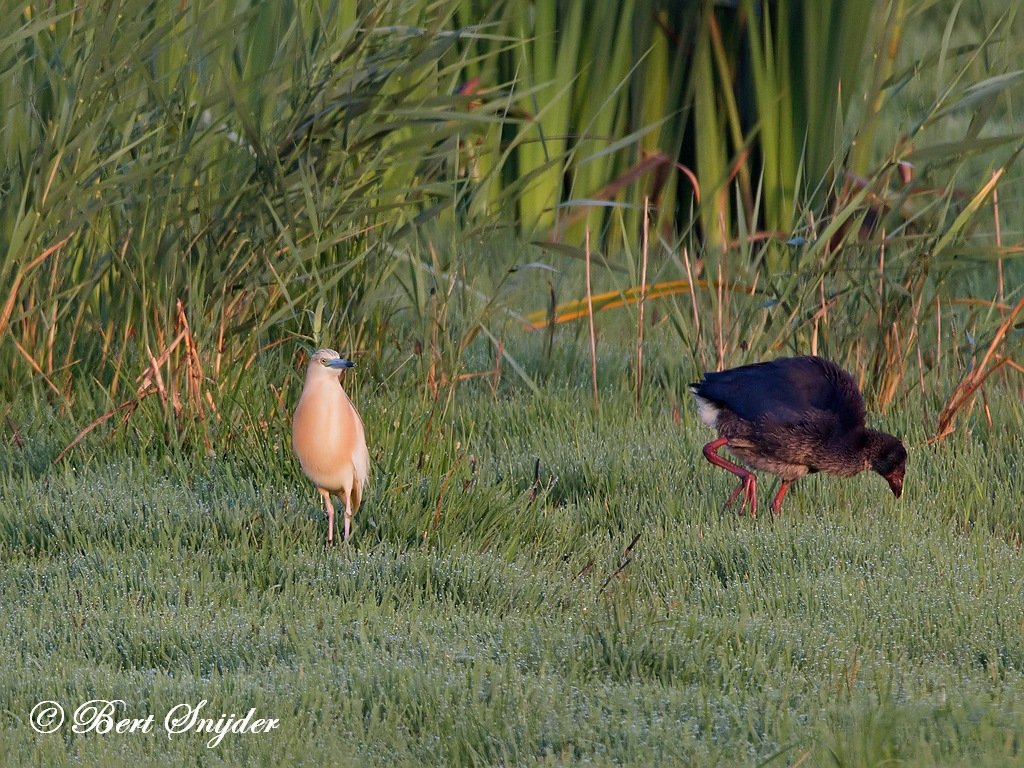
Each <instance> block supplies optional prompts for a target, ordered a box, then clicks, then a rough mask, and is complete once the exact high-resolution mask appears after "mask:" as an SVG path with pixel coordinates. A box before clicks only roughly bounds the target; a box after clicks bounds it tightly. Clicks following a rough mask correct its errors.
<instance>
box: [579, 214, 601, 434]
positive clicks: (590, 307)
mask: <svg viewBox="0 0 1024 768" xmlns="http://www.w3.org/2000/svg"><path fill="white" fill-rule="evenodd" d="M584 237H585V240H584V249H583V255H584V261H585V264H586V273H587V322H588V323H589V325H590V378H591V384H592V385H593V389H594V413H595V414H596V413H597V412H598V411H600V410H601V403H600V401H599V400H598V398H597V339H596V338H595V336H594V297H593V294H592V293H591V292H590V227H587V230H586V234H585V235H584Z"/></svg>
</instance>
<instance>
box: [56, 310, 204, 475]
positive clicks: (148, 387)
mask: <svg viewBox="0 0 1024 768" xmlns="http://www.w3.org/2000/svg"><path fill="white" fill-rule="evenodd" d="M175 323H176V325H177V331H178V333H177V335H176V336H175V337H174V340H173V341H172V342H171V343H170V344H165V343H164V339H165V337H164V334H163V331H162V329H161V328H159V327H157V328H156V329H155V333H156V340H157V343H158V344H159V346H160V347H162V348H163V349H162V351H161V352H160V355H159V357H158V356H157V355H154V354H153V350H152V348H151V347H150V346H149V344H146V357H148V358H149V365H147V366H146V368H145V369H144V370H143V371H142V373H140V374H139V375H138V377H137V378H136V379H135V381H136V383H137V386H136V388H135V396H134V397H132V398H130V399H128V400H125V401H124V402H123V403H121V404H120V405H118V406H116V407H115V408H112V409H111V410H109V411H107V412H106V413H104V414H103V415H102V416H100V417H99V418H97V419H95V420H94V421H93V422H91V423H90V424H89V425H88V426H86V427H85V429H83V430H82V431H81V432H79V433H78V435H77V436H76V437H75V439H74V440H72V441H71V442H70V443H69V444H68V445H67V447H65V448H64V450H62V451H61V452H60V453H59V454H58V455H57V458H56V459H54V463H57V462H59V461H60V460H61V459H62V458H64V456H65V455H67V453H68V451H70V450H71V449H72V448H74V447H75V446H76V445H77V444H78V443H79V442H81V440H82V438H84V437H85V436H86V435H87V434H89V433H90V432H92V430H94V429H95V428H96V427H98V426H99V425H100V424H102V423H103V422H105V421H106V420H107V419H109V418H110V417H111V416H113V415H114V414H116V413H119V412H121V411H126V413H125V414H124V418H123V419H122V423H123V424H124V423H127V422H128V419H130V418H131V416H132V414H133V413H134V412H135V409H136V408H138V407H139V404H140V403H141V402H142V401H143V400H144V399H146V398H147V397H149V396H150V395H153V394H157V395H159V397H160V400H161V402H162V403H163V404H164V407H165V408H166V407H167V406H168V405H170V406H171V408H172V409H173V410H174V413H175V414H178V413H180V412H181V410H182V402H181V398H180V396H179V394H178V377H179V376H180V375H181V374H182V366H181V364H180V363H179V364H178V365H176V366H174V367H173V370H171V371H169V374H170V376H171V379H170V382H169V384H168V382H165V381H164V376H163V373H162V372H161V369H162V368H163V366H164V365H165V364H166V363H167V361H168V360H170V358H171V355H172V354H173V353H174V351H175V350H176V349H177V348H178V347H179V346H180V345H181V344H182V342H184V344H185V365H184V374H185V393H186V397H187V400H188V403H189V404H190V405H191V407H192V409H193V410H194V411H195V415H196V416H197V417H198V419H199V421H200V422H205V421H206V407H207V406H209V408H210V410H211V412H212V413H214V414H216V412H217V408H216V405H215V401H214V399H213V396H212V395H211V394H210V392H209V390H208V389H205V388H204V387H203V383H204V382H205V381H206V377H205V376H204V375H203V368H202V364H201V360H200V356H199V350H198V348H197V347H196V343H195V339H194V338H193V336H192V330H191V328H190V327H189V324H188V318H187V317H186V314H185V307H184V305H183V304H182V302H181V301H180V300H178V302H177V317H176V319H175ZM127 337H128V334H127V331H126V334H125V338H126V339H127ZM51 386H52V385H51ZM113 391H114V390H113V389H111V392H113ZM203 439H204V440H205V442H206V450H207V452H208V453H209V452H212V450H213V446H212V444H211V443H210V439H209V436H208V435H206V434H205V431H204V435H203Z"/></svg>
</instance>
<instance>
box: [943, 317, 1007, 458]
mask: <svg viewBox="0 0 1024 768" xmlns="http://www.w3.org/2000/svg"><path fill="white" fill-rule="evenodd" d="M1022 309H1024V298H1021V300H1020V301H1018V302H1017V305H1016V306H1015V307H1014V308H1013V309H1012V310H1011V312H1010V314H1009V315H1008V316H1007V317H1006V319H1005V320H1003V323H1002V325H1000V326H999V328H998V330H997V331H996V333H995V335H994V336H993V337H992V341H991V343H989V345H988V350H987V351H986V352H985V356H984V357H983V358H982V359H981V362H980V363H979V364H978V365H976V366H975V367H974V368H972V369H971V370H970V371H969V372H968V373H967V374H966V375H965V376H964V378H963V380H962V381H961V382H960V383H959V384H958V385H957V387H956V389H954V390H953V393H952V394H951V395H950V396H949V399H948V400H946V404H945V405H944V406H943V408H942V412H941V413H940V414H939V423H938V426H937V427H936V429H935V435H934V436H933V437H931V438H930V439H929V440H928V442H929V444H931V443H935V442H942V441H943V440H944V439H946V437H948V436H949V435H950V434H952V433H953V422H954V421H955V420H956V417H957V414H958V413H959V412H960V410H961V409H962V408H963V407H964V406H965V405H966V404H967V403H968V402H970V401H971V398H972V397H973V396H974V393H975V392H977V391H978V389H980V388H981V386H982V385H983V384H984V383H985V381H986V380H987V379H988V377H989V376H991V375H992V374H993V373H995V372H996V371H997V370H999V369H1000V368H1002V367H1003V366H1004V365H1008V366H1010V367H1011V368H1014V369H1016V370H1017V371H1020V372H1021V373H1024V367H1021V366H1020V365H1018V364H1017V363H1016V362H1014V361H1013V360H1011V359H1010V358H1009V357H1001V358H999V360H998V361H997V362H995V364H993V365H991V366H990V365H989V363H990V362H992V360H993V358H995V357H996V349H997V348H998V347H999V346H1000V345H1001V344H1002V343H1003V340H1004V338H1005V337H1006V334H1007V332H1008V331H1009V329H1010V327H1011V326H1012V325H1013V321H1014V320H1015V319H1016V317H1017V315H1018V314H1020V311H1021V310H1022Z"/></svg>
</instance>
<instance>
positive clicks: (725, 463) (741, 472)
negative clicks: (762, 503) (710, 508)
mask: <svg viewBox="0 0 1024 768" xmlns="http://www.w3.org/2000/svg"><path fill="white" fill-rule="evenodd" d="M728 442H729V439H728V438H726V437H720V438H718V439H717V440H712V441H711V442H710V443H708V444H707V445H705V446H704V458H705V459H707V460H708V461H710V462H711V463H712V464H714V465H715V466H716V467H721V468H722V469H727V470H729V471H730V472H732V473H733V474H734V475H736V477H738V478H739V479H740V481H741V482H740V484H739V486H738V487H737V488H736V490H735V491H733V492H732V496H730V497H729V500H728V501H727V502H725V505H724V506H723V507H722V509H725V508H726V507H728V506H730V505H731V504H732V503H733V502H734V501H735V500H736V497H737V496H739V495H740V492H742V493H743V503H742V504H741V505H740V514H741V515H742V514H743V510H744V509H746V506H747V502H748V501H749V502H750V516H751V517H756V516H757V477H756V476H755V475H754V473H753V472H751V471H749V470H746V469H744V468H743V467H741V466H739V465H738V464H733V463H732V462H731V461H729V460H728V459H726V458H723V457H721V456H719V455H718V450H719V449H720V448H722V447H723V446H724V445H726V444H727V443H728ZM779 501H780V502H781V499H780V500H779Z"/></svg>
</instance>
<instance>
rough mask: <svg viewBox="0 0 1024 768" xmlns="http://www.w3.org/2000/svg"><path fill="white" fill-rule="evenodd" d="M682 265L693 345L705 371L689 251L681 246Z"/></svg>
mask: <svg viewBox="0 0 1024 768" xmlns="http://www.w3.org/2000/svg"><path fill="white" fill-rule="evenodd" d="M683 264H684V265H685V266H686V282H687V283H688V284H689V286H690V306H691V307H693V337H694V338H693V344H694V346H695V347H696V348H697V349H699V350H700V364H701V367H702V368H703V369H704V370H705V371H706V370H707V368H708V361H707V358H706V357H705V355H704V345H703V344H701V343H700V308H699V307H698V306H697V285H696V283H695V282H694V280H693V270H692V269H691V268H690V251H689V249H688V248H687V247H686V246H685V245H684V246H683Z"/></svg>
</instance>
